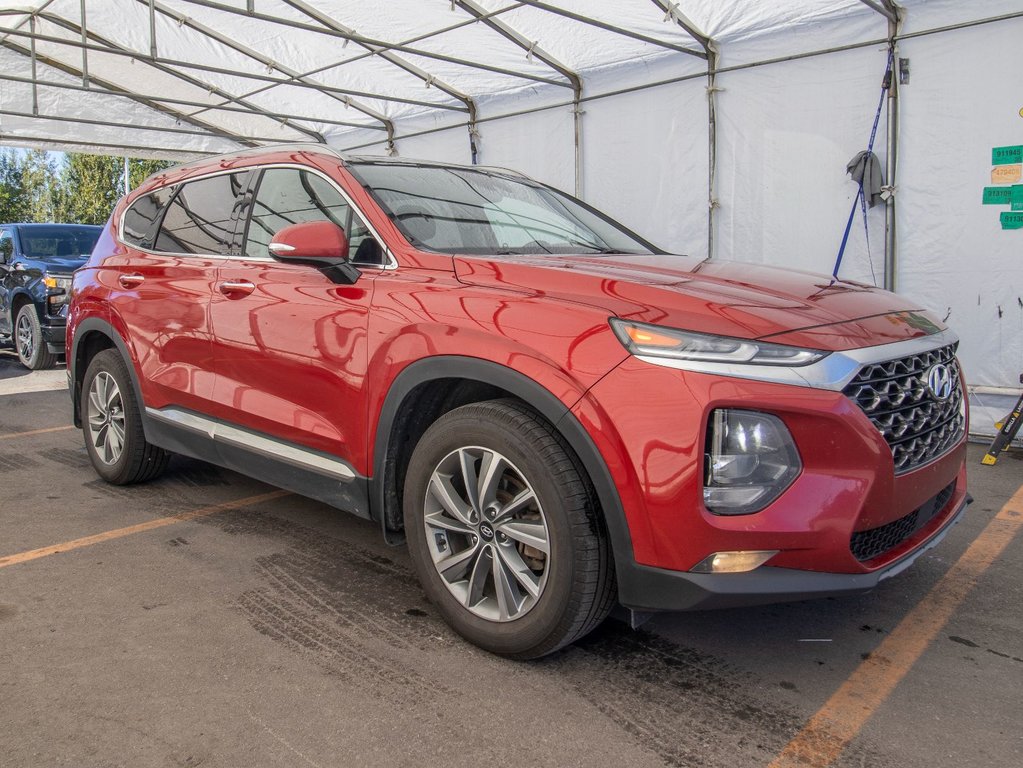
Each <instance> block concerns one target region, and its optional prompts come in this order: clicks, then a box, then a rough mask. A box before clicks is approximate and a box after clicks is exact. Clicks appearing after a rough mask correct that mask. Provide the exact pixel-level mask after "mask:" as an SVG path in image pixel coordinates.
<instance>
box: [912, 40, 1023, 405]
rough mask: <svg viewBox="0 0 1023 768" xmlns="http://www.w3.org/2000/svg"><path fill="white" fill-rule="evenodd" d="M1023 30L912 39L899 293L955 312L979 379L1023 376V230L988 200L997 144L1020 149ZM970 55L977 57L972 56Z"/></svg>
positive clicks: (951, 316) (970, 372)
mask: <svg viewBox="0 0 1023 768" xmlns="http://www.w3.org/2000/svg"><path fill="white" fill-rule="evenodd" d="M1021 32H1023V25H1021V24H1020V23H1012V24H992V25H986V26H983V27H974V28H970V29H963V30H957V31H954V32H947V33H943V34H941V35H934V36H928V37H921V38H918V39H913V40H907V41H906V42H905V44H904V45H903V47H902V53H903V55H904V56H907V57H908V58H910V61H911V64H912V78H911V82H910V85H909V86H907V87H905V88H904V89H903V91H902V126H901V130H902V139H903V140H902V149H901V153H900V159H899V192H898V200H899V209H898V211H899V218H898V231H899V252H900V253H899V273H898V277H899V280H898V289H899V291H900V292H901V293H904V294H906V295H908V296H911V297H913V298H914V299H917V300H919V301H920V303H921V304H923V305H926V306H929V307H933V308H934V309H935V310H936V311H937V312H938V313H939V315H942V316H944V315H945V314H947V315H948V323H949V324H950V325H951V326H953V327H954V328H955V329H956V330H957V331H958V332H959V333H960V335H961V336H962V337H963V342H962V345H961V353H960V354H961V358H962V361H963V365H964V367H965V369H966V374H967V377H968V380H969V382H970V383H971V384H973V385H994V386H1012V385H1014V384H1016V383H1017V382H1018V376H1019V374H1020V373H1021V372H1023V303H1021V296H1023V270H1021V263H1020V257H1021V254H1023V230H1003V229H1002V228H1001V224H1000V222H999V214H1000V213H1001V212H1002V211H1008V210H1009V206H1008V205H983V204H982V202H981V200H982V194H983V189H984V187H989V186H992V182H991V170H992V165H991V159H992V158H991V150H992V148H993V147H998V146H1010V145H1020V144H1023V118H1021V115H1020V108H1021V107H1023V92H1021V91H1020V89H1019V73H1020V72H1023V50H1020V48H1019V45H1018V41H1019V36H1020V33H1021ZM967 51H972V52H975V54H974V55H964V52H967Z"/></svg>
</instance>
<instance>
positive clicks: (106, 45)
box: [0, 11, 324, 144]
mask: <svg viewBox="0 0 1023 768" xmlns="http://www.w3.org/2000/svg"><path fill="white" fill-rule="evenodd" d="M0 15H4V12H3V11H0ZM41 16H42V17H43V18H44V19H46V20H47V21H49V22H52V23H54V24H57V25H58V26H62V27H64V28H65V29H68V30H69V31H72V32H77V31H78V25H77V24H75V23H74V22H71V21H68V20H67V19H65V18H63V17H62V16H58V15H56V14H52V13H45V14H41ZM4 31H6V32H8V33H9V34H10V35H12V36H18V37H26V36H28V35H27V33H25V32H21V31H18V30H14V29H7V30H3V29H0V32H4ZM34 37H35V39H37V40H41V41H43V42H52V43H55V44H58V45H66V46H69V47H78V46H81V45H82V43H80V42H78V41H77V40H66V39H64V38H60V37H50V36H47V35H38V34H37V35H35V36H34ZM89 38H90V39H92V40H95V41H97V42H98V43H100V44H93V43H88V44H87V45H88V46H89V49H90V50H93V51H97V52H100V53H106V54H110V55H112V56H121V57H126V58H128V59H131V60H137V61H140V62H142V63H143V64H146V65H147V66H151V67H153V68H154V69H156V70H158V71H160V72H163V73H164V74H167V75H170V76H171V77H173V78H175V79H177V80H181V81H183V82H186V83H188V84H189V85H192V86H194V87H196V88H201V89H202V90H204V91H206V92H207V93H210V94H216V95H217V96H218V97H220V98H222V99H226V100H228V101H231V102H233V103H237V104H238V105H240V106H244V107H246V108H248V109H249V111H250V112H252V113H254V114H260V115H262V116H264V117H268V118H270V119H274V120H277V122H279V123H281V125H282V126H284V127H289V128H291V129H292V130H295V131H298V132H299V133H303V134H305V135H306V136H309V137H310V138H311V139H313V140H314V141H317V142H319V143H321V144H322V143H323V142H324V138H323V136H322V135H321V134H319V133H317V132H316V131H313V130H311V129H309V128H304V127H302V126H300V125H294V124H290V123H286V122H285V121H283V120H279V119H277V118H275V117H274V116H273V115H272V114H271V113H270V112H269V111H268V110H265V109H263V108H262V107H260V106H258V105H256V104H253V103H251V102H247V101H243V100H242V99H239V98H238V97H236V96H233V95H232V94H230V93H228V92H227V91H225V90H224V89H222V88H219V87H217V86H214V85H210V84H209V83H206V82H204V81H202V80H199V79H198V78H195V77H192V76H191V75H188V74H185V73H184V72H181V71H180V70H178V69H175V68H174V67H173V66H170V65H168V64H166V63H165V62H164V61H162V60H159V59H157V60H153V59H150V58H149V57H147V56H146V55H145V54H140V53H138V52H137V51H132V50H129V49H127V48H124V47H122V46H120V45H118V44H117V43H115V42H113V41H111V40H107V39H106V38H104V37H102V36H100V35H97V34H96V33H95V32H90V33H89ZM49 61H50V63H51V64H52V62H54V61H56V60H55V59H51V60H49ZM64 71H65V72H67V71H68V70H67V69H65V70H64ZM75 72H76V77H77V76H80V74H81V72H80V70H75ZM93 82H97V81H96V80H95V79H93ZM105 87H108V88H112V89H113V90H118V91H121V92H124V93H131V91H130V90H129V89H126V88H122V87H120V86H118V85H114V84H108V85H106V86H105ZM175 116H178V117H181V118H182V119H183V118H184V117H189V118H190V119H192V120H193V121H195V120H196V119H197V117H196V116H195V115H186V114H185V113H177V112H175ZM203 125H206V123H203ZM232 135H233V134H232Z"/></svg>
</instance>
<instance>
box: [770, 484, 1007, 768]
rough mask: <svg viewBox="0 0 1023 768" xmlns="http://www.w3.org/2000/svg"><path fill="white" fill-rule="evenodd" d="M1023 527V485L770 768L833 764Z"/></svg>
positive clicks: (815, 767) (815, 766) (814, 766)
mask: <svg viewBox="0 0 1023 768" xmlns="http://www.w3.org/2000/svg"><path fill="white" fill-rule="evenodd" d="M1021 527H1023V486H1021V487H1020V488H1019V489H1018V490H1017V491H1016V493H1015V494H1014V495H1013V497H1012V498H1011V499H1009V501H1008V502H1006V504H1005V506H1004V507H1002V509H1001V511H1000V512H999V513H998V514H997V515H996V516H995V518H994V519H993V520H992V521H991V522H990V523H988V525H987V527H986V528H985V529H984V530H983V531H982V532H981V534H980V536H978V537H977V538H976V539H975V540H974V542H973V543H972V544H971V545H970V547H969V549H967V550H966V552H964V553H963V556H962V557H960V558H959V560H958V561H957V562H956V564H955V565H953V566H952V568H951V569H950V570H949V571H948V573H946V574H945V576H944V577H943V578H942V579H941V581H939V582H938V583H937V584H936V585H935V586H934V587H933V588H932V589H931V591H930V592H928V593H927V595H926V596H925V597H924V599H923V600H922V601H921V602H920V603H919V604H917V606H916V607H915V608H914V609H913V610H912V611H911V612H910V613H909V614H908V615H907V616H906V618H904V619H903V620H902V621H901V622H900V623H899V625H898V626H897V627H896V628H895V629H894V630H893V631H892V633H891V634H890V635H889V636H888V637H887V638H885V640H884V642H882V643H881V645H879V646H878V647H877V650H875V651H874V652H873V653H872V654H870V657H869V658H868V659H867V660H866V661H864V662H863V663H862V664H860V666H859V667H858V668H857V669H856V670H855V671H854V672H853V673H852V675H850V676H849V678H848V679H847V680H846V681H845V683H843V684H842V686H841V687H840V688H839V689H838V690H837V691H836V692H835V693H834V695H833V696H832V697H831V698H830V699H828V701H827V702H826V703H825V704H824V706H823V707H821V709H820V710H819V711H818V712H817V714H815V715H814V716H813V717H812V718H811V719H810V721H809V722H808V723H807V724H806V726H805V727H804V728H803V730H802V731H800V732H799V733H798V734H797V735H796V737H795V738H793V739H792V741H790V742H789V743H788V745H787V746H786V747H785V749H783V750H782V751H781V754H779V755H778V757H777V758H775V760H774V761H773V762H772V763H771V765H770V768H794V767H795V766H800V767H801V768H806V766H812V767H813V768H825V766H829V765H831V764H832V763H833V762H834V761H835V760H836V759H837V758H838V756H839V755H840V754H841V753H842V750H844V749H845V747H846V745H847V744H848V743H849V742H850V741H851V740H852V739H853V738H854V737H855V736H856V734H858V733H859V732H860V730H861V729H862V728H863V725H864V724H865V723H866V722H867V720H869V719H870V717H871V716H872V715H873V714H874V712H876V711H877V709H878V707H880V706H881V704H882V703H884V701H885V700H886V699H887V698H888V696H889V695H890V694H891V692H892V690H894V688H895V686H896V685H898V683H899V681H900V680H902V678H903V677H905V675H906V673H907V672H909V670H910V669H911V668H912V666H913V664H915V663H916V661H917V659H919V658H920V656H921V655H922V654H923V652H924V651H925V650H926V649H927V646H928V645H930V643H931V641H932V640H934V637H935V636H936V635H937V634H938V632H940V631H941V629H942V627H944V626H945V624H946V623H947V622H948V620H949V619H950V618H951V617H952V614H953V613H954V612H955V610H956V609H957V608H958V607H959V606H960V605H961V604H962V602H963V601H964V600H965V599H966V596H967V595H968V594H969V592H970V590H971V589H973V587H974V585H975V584H976V583H977V579H978V578H979V577H980V576H981V575H982V574H983V573H984V571H986V570H987V568H988V567H989V566H990V565H991V563H993V562H994V561H995V560H996V559H997V558H998V556H999V555H1000V554H1001V553H1002V551H1003V550H1004V549H1005V547H1006V546H1008V544H1009V542H1010V541H1012V539H1013V537H1015V535H1016V534H1017V533H1018V532H1019V529H1020V528H1021Z"/></svg>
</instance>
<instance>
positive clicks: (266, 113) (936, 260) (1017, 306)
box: [0, 0, 1023, 388]
mask: <svg viewBox="0 0 1023 768" xmlns="http://www.w3.org/2000/svg"><path fill="white" fill-rule="evenodd" d="M892 6H893V3H892V2H891V0H758V1H757V2H739V1H738V0H542V1H541V0H454V2H452V0H378V1H377V2H366V1H365V0H86V1H85V2H82V0H34V2H29V3H28V4H27V5H26V4H25V3H7V2H2V0H0V143H3V144H7V145H19V146H37V147H47V148H62V149H75V148H77V149H82V150H85V151H94V152H109V153H113V154H128V155H133V156H145V155H153V156H160V157H186V156H189V155H197V154H200V153H218V152H226V151H231V150H233V149H236V148H239V147H243V146H249V145H260V144H268V143H275V142H303V141H324V142H326V143H328V144H330V145H332V146H335V147H337V148H339V149H342V150H347V151H351V152H353V153H357V154H373V153H384V152H392V153H398V154H400V155H401V156H406V157H420V158H428V159H441V160H449V161H454V162H462V163H469V162H472V160H473V154H472V147H475V149H476V150H477V158H476V159H477V160H478V161H479V162H480V163H483V164H487V165H503V166H511V167H515V168H518V169H521V170H523V171H525V172H527V173H529V174H531V175H533V176H536V177H538V178H540V179H542V180H544V181H547V182H549V183H552V184H554V185H555V186H558V187H561V188H564V189H568V190H572V189H573V188H574V187H576V186H578V188H579V192H580V194H581V195H582V196H583V197H585V198H586V199H588V200H590V201H591V202H593V203H594V204H596V205H597V206H598V207H601V208H603V209H605V210H607V211H608V212H610V213H612V214H614V215H616V216H617V217H619V218H620V219H621V220H623V221H624V222H625V223H627V224H628V225H630V226H632V227H633V228H635V229H637V230H638V231H640V232H642V233H644V234H646V235H647V236H649V237H650V238H651V239H652V240H654V241H655V242H657V243H659V244H660V245H662V246H664V247H666V248H669V249H672V250H678V251H681V252H688V253H695V254H706V253H707V252H708V248H709V247H710V246H709V242H710V241H711V240H713V252H714V255H715V256H716V257H719V258H736V259H742V260H748V261H756V262H762V263H768V264H776V265H780V266H785V267H789V268H793V269H805V270H811V271H815V272H823V273H830V271H831V269H832V267H833V266H834V263H835V258H836V255H837V252H838V247H839V243H840V241H841V239H842V233H843V230H844V228H845V224H846V219H847V217H848V215H849V210H850V207H851V206H852V204H853V201H854V198H855V195H856V192H857V187H856V185H855V184H854V183H853V182H851V181H850V180H849V178H848V176H847V175H846V174H845V164H846V163H847V161H848V160H849V159H850V158H852V156H853V155H855V154H856V153H857V152H859V151H861V150H863V149H865V148H866V144H867V140H868V138H869V135H870V128H871V124H872V122H873V119H874V116H875V110H876V108H877V104H878V100H879V98H880V96H881V79H882V75H883V73H884V70H885V65H886V62H887V59H888V38H889V35H890V33H891V29H890V27H889V21H888V19H887V18H886V17H885V16H884V15H882V11H883V10H885V9H886V8H891V7H892ZM83 8H84V25H83ZM899 10H900V15H901V17H902V24H901V29H900V34H899V38H898V46H899V47H898V57H899V58H903V59H908V67H909V79H908V81H907V82H905V83H904V84H903V85H901V86H900V88H899V103H900V105H901V106H900V126H901V127H900V129H899V135H898V151H899V162H898V173H897V179H896V187H897V190H896V193H895V196H896V207H895V211H896V218H895V225H896V231H897V236H896V245H897V255H898V262H897V265H896V270H895V274H894V278H895V286H896V289H897V290H898V291H899V292H901V293H904V294H906V295H908V296H910V297H912V298H913V299H914V300H915V301H916V302H918V303H919V305H920V306H922V307H929V308H931V309H932V310H934V311H935V312H936V314H937V315H938V316H939V317H946V316H947V318H948V320H947V321H948V323H949V324H950V325H952V326H953V327H954V328H955V329H956V330H957V331H958V332H959V334H960V336H961V337H962V340H963V341H962V345H961V357H962V360H963V362H964V366H965V369H966V375H967V378H968V380H969V381H970V383H971V384H973V385H982V386H986V387H996V388H1010V387H1015V386H1016V384H1017V381H1018V376H1019V374H1020V372H1021V371H1023V274H1021V269H1020V265H1019V261H1018V260H1019V258H1020V253H1021V250H1023V248H1021V246H1023V229H1019V230H1015V229H1003V228H1002V225H1001V224H1000V217H999V214H1000V213H1001V212H1003V211H1009V208H1010V203H1008V202H1006V204H1005V205H1002V206H998V205H983V204H982V194H983V189H984V188H985V187H989V186H992V180H991V172H992V155H991V153H992V149H993V148H994V147H1000V146H1017V145H1023V117H1021V115H1023V113H1021V107H1023V95H1021V94H1020V92H1019V89H1018V87H1017V86H1018V76H1017V73H1018V72H1020V71H1023V48H1021V47H1020V46H1019V45H1018V44H1017V40H1018V38H1019V36H1020V34H1021V33H1023V10H1021V7H1020V3H1019V2H1018V0H975V1H974V2H970V3H963V2H958V1H957V0H902V2H900V3H899ZM479 17H482V20H481V19H480V18H479ZM83 26H84V27H85V34H84V40H85V46H84V51H83V32H82V27H83ZM708 39H709V40H710V41H711V43H710V51H711V60H712V62H713V63H715V64H716V75H715V79H714V85H715V89H716V90H715V92H714V93H713V102H714V106H715V113H716V118H717V120H716V136H715V135H714V134H713V133H712V131H711V128H710V124H709V120H708V93H707V90H708V77H707V69H708V59H707V56H708V52H707V51H708V49H707V47H706V46H705V45H704V43H705V42H706V40H708ZM33 45H34V49H35V54H34V56H33V54H32V48H33ZM33 62H34V63H33ZM33 67H34V74H33ZM33 81H34V82H35V85H33ZM577 99H578V103H576V100H577ZM470 128H471V129H472V131H470ZM577 136H578V140H577ZM712 139H713V141H712ZM887 141H888V137H887V130H886V115H882V116H881V121H880V126H879V128H878V134H877V139H876V143H875V147H874V149H875V152H876V153H877V154H878V155H879V156H880V157H881V158H882V162H883V163H884V161H885V147H886V144H887ZM577 143H578V150H577V148H576V145H577ZM712 143H713V144H714V146H715V147H716V169H715V172H714V174H713V178H714V186H713V188H712V191H711V188H710V187H709V178H710V176H711V174H710V167H709V158H710V153H709V146H710V145H711V144H712ZM884 170H885V173H886V175H887V173H888V170H889V169H887V168H885V169H884ZM1003 187H1004V188H1011V184H1009V185H1003ZM711 194H712V195H713V198H714V200H715V209H714V224H713V229H714V231H713V233H711V232H709V231H708V199H709V196H710V195H711ZM1005 194H1008V193H1005ZM1021 205H1023V204H1021ZM884 207H885V206H883V205H881V206H877V207H875V208H873V209H871V210H870V211H869V212H868V214H867V226H868V228H869V249H868V242H867V236H866V235H865V230H864V222H863V220H862V217H861V216H860V214H859V213H857V217H856V219H855V220H854V222H853V227H852V230H851V233H850V237H849V243H848V246H847V249H846V252H845V257H844V261H843V266H842V270H841V275H842V276H843V277H848V278H851V279H856V280H860V281H863V282H867V283H871V284H881V283H882V281H883V276H884V253H885V213H884ZM711 235H713V237H711Z"/></svg>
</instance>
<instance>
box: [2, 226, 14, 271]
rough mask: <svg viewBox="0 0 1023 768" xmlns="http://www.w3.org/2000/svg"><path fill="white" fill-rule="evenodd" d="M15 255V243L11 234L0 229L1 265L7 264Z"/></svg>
mask: <svg viewBox="0 0 1023 768" xmlns="http://www.w3.org/2000/svg"><path fill="white" fill-rule="evenodd" d="M13 254H14V242H13V241H12V240H11V233H10V232H7V231H6V230H3V229H0V264H6V263H7V262H8V261H10V260H11V256H12V255H13Z"/></svg>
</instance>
